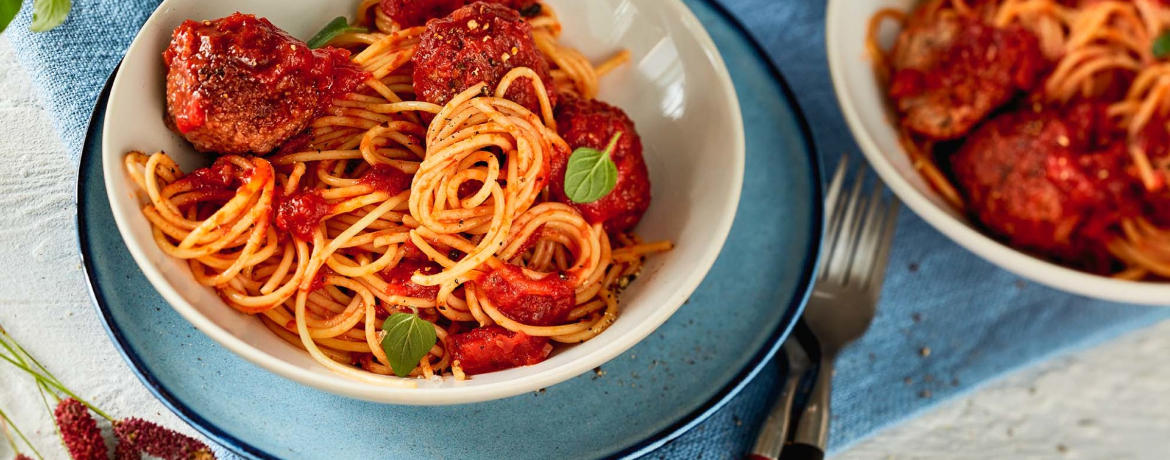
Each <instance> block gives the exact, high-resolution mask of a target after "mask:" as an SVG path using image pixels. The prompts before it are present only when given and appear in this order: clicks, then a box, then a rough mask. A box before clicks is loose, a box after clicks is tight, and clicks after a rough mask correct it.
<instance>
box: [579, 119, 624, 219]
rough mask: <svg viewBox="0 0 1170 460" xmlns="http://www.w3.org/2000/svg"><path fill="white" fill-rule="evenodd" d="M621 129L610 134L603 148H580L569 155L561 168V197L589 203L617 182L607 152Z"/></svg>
mask: <svg viewBox="0 0 1170 460" xmlns="http://www.w3.org/2000/svg"><path fill="white" fill-rule="evenodd" d="M621 138H622V133H621V131H618V132H617V133H616V134H614V135H613V138H612V139H610V140H609V145H607V146H606V147H605V151H603V152H599V151H597V149H591V148H589V147H581V148H578V149H577V150H574V151H573V154H572V155H570V156H569V164H568V166H566V167H565V196H568V197H569V200H572V201H573V202H574V203H592V202H594V201H597V200H600V199H602V198H604V197H605V196H606V195H609V192H612V191H613V187H614V186H615V185H617V176H618V172H617V164H615V163H614V162H613V158H612V157H611V155H612V154H613V149H614V147H616V146H617V141H618V139H621Z"/></svg>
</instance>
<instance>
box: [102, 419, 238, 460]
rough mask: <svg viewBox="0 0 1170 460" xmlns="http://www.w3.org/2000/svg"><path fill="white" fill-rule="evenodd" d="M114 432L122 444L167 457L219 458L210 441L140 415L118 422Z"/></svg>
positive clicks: (175, 459) (188, 459)
mask: <svg viewBox="0 0 1170 460" xmlns="http://www.w3.org/2000/svg"><path fill="white" fill-rule="evenodd" d="M114 435H115V436H117V437H118V441H119V445H122V444H126V445H129V446H130V447H131V448H133V449H135V450H138V451H139V452H142V453H145V454H147V455H152V456H155V457H158V458H161V459H163V460H212V459H214V458H215V454H214V453H212V452H211V448H210V447H207V444H204V443H202V442H200V441H199V440H197V439H194V438H191V437H189V436H185V435H183V434H182V433H179V432H177V431H174V430H171V429H167V428H163V427H161V426H159V425H158V424H156V423H154V422H148V421H146V420H142V419H140V418H134V417H131V418H127V419H122V420H119V421H117V422H114Z"/></svg>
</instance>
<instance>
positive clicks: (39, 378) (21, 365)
mask: <svg viewBox="0 0 1170 460" xmlns="http://www.w3.org/2000/svg"><path fill="white" fill-rule="evenodd" d="M0 359H3V360H5V361H8V363H9V364H11V365H13V366H16V367H17V368H19V369H20V370H23V371H25V372H27V373H28V374H29V375H31V376H33V378H35V379H37V382H40V383H43V384H48V385H49V386H51V387H53V388H56V389H57V391H60V392H62V393H65V395H66V396H69V397H70V398H73V399H76V400H77V402H79V403H82V404H85V407H88V408H89V410H92V411H94V413H96V414H98V415H100V416H102V417H103V418H105V419H106V420H109V421H111V422H113V421H114V418H113V417H110V415H109V414H107V413H105V412H104V411H102V410H101V409H98V408H97V406H94V405H93V404H90V403H89V401H86V400H84V399H81V397H80V396H77V395H76V394H74V393H73V392H72V391H69V389H68V388H65V385H62V384H61V383H60V382H58V381H56V379H54V378H52V377H49V376H45V375H42V374H41V373H40V372H37V371H35V370H33V369H32V368H30V367H28V365H27V364H24V363H21V362H18V361H17V360H15V359H13V358H11V357H8V356H7V355H4V354H0ZM50 393H52V391H50Z"/></svg>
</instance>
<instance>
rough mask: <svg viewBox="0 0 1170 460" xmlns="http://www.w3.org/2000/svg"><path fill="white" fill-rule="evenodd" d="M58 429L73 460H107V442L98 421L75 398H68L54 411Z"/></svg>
mask: <svg viewBox="0 0 1170 460" xmlns="http://www.w3.org/2000/svg"><path fill="white" fill-rule="evenodd" d="M53 417H54V418H56V420H57V429H58V430H60V431H61V439H62V440H63V441H64V442H65V448H66V449H69V456H70V457H73V460H106V459H107V456H106V441H105V440H104V439H102V430H101V429H99V428H98V426H97V421H96V420H94V419H93V416H91V415H90V414H89V408H87V407H85V405H84V404H82V403H81V402H79V401H77V400H76V399H73V398H66V399H63V400H61V402H60V403H58V404H57V409H56V410H54V411H53Z"/></svg>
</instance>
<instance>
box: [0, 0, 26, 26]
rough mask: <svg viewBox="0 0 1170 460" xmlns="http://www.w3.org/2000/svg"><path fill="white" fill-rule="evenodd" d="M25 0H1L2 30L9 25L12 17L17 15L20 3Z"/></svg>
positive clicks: (0, 16) (0, 24)
mask: <svg viewBox="0 0 1170 460" xmlns="http://www.w3.org/2000/svg"><path fill="white" fill-rule="evenodd" d="M22 1H23V0H0V32H4V29H5V28H7V27H8V23H10V22H12V18H15V17H16V13H18V12H20V4H21V2H22Z"/></svg>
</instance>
